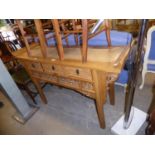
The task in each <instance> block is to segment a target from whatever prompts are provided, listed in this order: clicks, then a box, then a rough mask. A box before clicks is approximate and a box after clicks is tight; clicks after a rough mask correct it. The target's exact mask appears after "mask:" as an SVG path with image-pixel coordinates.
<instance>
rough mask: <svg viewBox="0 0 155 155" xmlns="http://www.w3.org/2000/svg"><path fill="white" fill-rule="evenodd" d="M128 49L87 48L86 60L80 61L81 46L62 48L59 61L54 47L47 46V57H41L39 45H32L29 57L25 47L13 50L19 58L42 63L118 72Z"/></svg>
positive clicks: (123, 47)
mask: <svg viewBox="0 0 155 155" xmlns="http://www.w3.org/2000/svg"><path fill="white" fill-rule="evenodd" d="M129 51H130V46H118V47H110V48H90V47H89V48H88V56H87V62H86V63H82V61H81V48H80V47H79V48H77V47H76V48H75V47H74V48H64V60H63V61H60V60H59V57H58V54H57V49H56V48H55V47H52V48H51V47H50V48H47V56H48V57H47V58H44V57H42V55H41V49H40V46H32V47H31V53H32V57H29V56H28V55H27V52H26V48H22V49H20V50H18V51H16V52H14V53H13V54H14V56H15V57H17V58H19V59H26V60H32V61H38V60H39V61H41V62H44V63H59V64H62V65H65V64H66V65H72V66H79V67H84V68H95V69H98V70H103V71H109V72H114V73H115V72H116V73H118V72H120V70H121V68H122V67H123V64H124V62H125V60H126V58H127V55H128V53H129Z"/></svg>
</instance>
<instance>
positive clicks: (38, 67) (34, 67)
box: [26, 61, 43, 72]
mask: <svg viewBox="0 0 155 155" xmlns="http://www.w3.org/2000/svg"><path fill="white" fill-rule="evenodd" d="M26 65H27V66H28V68H29V69H31V70H35V71H40V72H43V69H42V66H41V63H39V62H28V61H27V62H26Z"/></svg>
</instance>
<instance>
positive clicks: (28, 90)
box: [24, 85, 37, 104]
mask: <svg viewBox="0 0 155 155" xmlns="http://www.w3.org/2000/svg"><path fill="white" fill-rule="evenodd" d="M24 89H25V90H26V92H27V94H28V95H29V96H30V98H31V99H32V101H33V102H34V103H35V104H37V102H36V101H35V97H34V96H33V95H32V93H31V91H30V89H29V88H28V87H27V86H26V85H25V86H24Z"/></svg>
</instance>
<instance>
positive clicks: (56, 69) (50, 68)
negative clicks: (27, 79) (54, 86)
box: [42, 64, 63, 75]
mask: <svg viewBox="0 0 155 155" xmlns="http://www.w3.org/2000/svg"><path fill="white" fill-rule="evenodd" d="M42 66H43V70H44V72H46V73H57V74H60V75H62V74H63V70H62V67H61V66H60V65H55V64H42Z"/></svg>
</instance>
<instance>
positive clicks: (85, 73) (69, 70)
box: [64, 66, 92, 81]
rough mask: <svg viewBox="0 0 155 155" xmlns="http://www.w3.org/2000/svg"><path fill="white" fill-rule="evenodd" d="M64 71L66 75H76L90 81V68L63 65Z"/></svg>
mask: <svg viewBox="0 0 155 155" xmlns="http://www.w3.org/2000/svg"><path fill="white" fill-rule="evenodd" d="M64 73H65V75H66V76H71V77H77V78H81V79H85V80H89V81H92V75H91V70H89V69H83V68H76V67H68V66H65V67H64Z"/></svg>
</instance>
